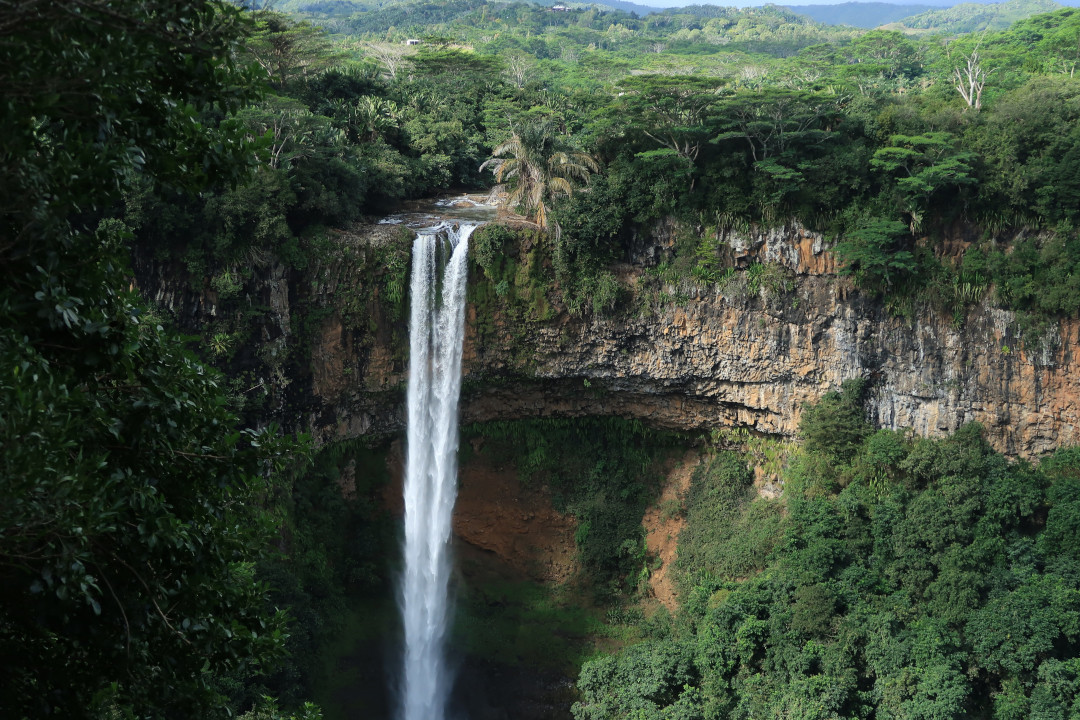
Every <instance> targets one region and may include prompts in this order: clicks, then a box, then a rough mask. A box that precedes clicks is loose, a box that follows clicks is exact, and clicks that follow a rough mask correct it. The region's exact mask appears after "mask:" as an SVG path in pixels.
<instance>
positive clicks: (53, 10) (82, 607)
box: [0, 0, 310, 719]
mask: <svg viewBox="0 0 1080 720" xmlns="http://www.w3.org/2000/svg"><path fill="white" fill-rule="evenodd" d="M247 27H248V23H247V20H246V18H245V17H244V16H243V15H242V14H241V13H240V12H239V11H238V10H236V9H235V8H232V7H229V6H224V5H221V4H218V3H204V2H194V1H192V2H185V1H180V2H173V1H172V0H169V1H168V2H154V1H149V2H125V1H122V0H118V1H114V2H109V3H103V2H87V3H82V4H80V6H79V8H78V10H77V11H75V10H74V9H73V8H70V7H68V6H67V5H66V4H63V3H37V2H15V3H8V4H6V5H5V9H4V22H3V26H2V28H0V63H2V64H3V66H4V68H6V70H5V96H6V98H7V99H6V100H5V102H3V103H0V128H3V134H4V138H5V140H4V146H3V149H2V150H0V155H2V157H3V164H4V167H5V172H4V175H3V179H2V180H0V198H2V202H0V208H2V209H0V263H2V264H3V266H4V268H5V283H4V284H3V287H2V288H0V365H2V367H3V368H4V369H3V372H2V374H0V408H2V410H0V447H2V448H3V451H2V454H0V477H2V478H3V481H2V482H0V586H2V588H3V589H2V591H0V657H3V658H4V661H5V662H4V666H5V672H4V677H3V679H2V680H0V714H3V715H4V716H5V717H11V718H16V719H21V718H32V717H33V718H37V717H46V716H49V717H52V716H63V717H71V718H84V717H89V718H98V717H103V716H106V715H108V716H110V717H113V716H122V717H136V716H137V717H144V718H179V717H200V718H217V717H222V718H223V717H228V716H229V715H230V714H231V713H232V712H233V711H234V710H242V709H244V708H242V707H236V708H233V707H230V706H229V703H228V701H227V698H226V697H225V696H226V694H227V692H224V691H223V688H224V687H225V686H227V685H229V684H233V683H244V682H247V681H248V679H249V678H250V677H251V676H253V675H255V674H257V673H259V672H263V671H266V670H267V669H268V668H270V667H271V666H272V665H273V664H274V663H275V662H276V661H277V660H279V659H280V658H281V657H282V655H283V652H284V640H285V633H286V630H285V612H284V610H276V609H274V608H272V607H268V606H267V605H266V596H267V588H266V586H265V585H264V584H263V583H262V582H261V581H260V580H259V579H258V577H257V572H256V564H257V562H258V561H259V560H260V559H261V558H262V557H264V556H265V554H266V553H267V552H268V551H269V549H270V542H271V539H272V537H273V534H274V531H275V525H276V520H277V518H276V517H275V515H274V513H273V511H272V509H271V508H269V507H268V506H267V505H266V504H265V503H264V502H262V499H263V498H265V497H266V496H267V495H268V494H270V493H272V492H273V491H274V488H275V487H276V485H277V481H276V480H275V479H274V476H275V474H276V472H277V471H278V470H280V469H282V467H283V466H285V465H287V464H288V465H291V464H294V463H295V462H297V460H296V457H298V456H301V457H302V455H303V448H302V447H300V446H298V445H296V444H293V443H289V442H285V441H283V440H282V439H281V438H279V437H277V436H276V432H275V430H274V428H266V429H265V430H262V431H254V430H242V429H241V427H240V426H239V424H238V421H237V418H236V417H235V416H234V415H233V413H232V412H231V411H230V410H229V408H228V404H227V398H226V396H225V394H224V392H223V390H222V387H221V379H220V378H219V376H218V375H217V374H216V373H214V372H212V371H210V370H208V369H207V368H206V367H205V366H204V365H202V364H201V363H199V362H198V361H197V360H196V359H195V358H194V357H192V356H191V355H190V354H189V353H188V352H186V351H185V350H184V348H183V346H182V345H181V343H180V341H179V340H178V339H177V338H176V337H175V335H174V334H173V333H171V332H170V331H168V330H166V329H164V328H163V326H162V324H161V323H160V321H159V320H158V319H157V318H156V317H155V316H154V315H153V314H152V313H149V312H147V310H146V308H145V306H144V305H143V303H142V302H141V300H140V299H139V298H137V297H136V296H135V295H134V293H132V292H131V290H130V283H129V281H128V280H127V276H128V274H129V270H128V263H127V253H128V242H129V241H130V239H131V234H130V231H129V229H128V228H127V227H125V226H124V225H123V223H122V222H120V221H119V220H117V219H116V217H115V215H116V212H115V210H116V207H117V205H118V203H119V202H120V200H121V195H122V193H124V192H125V191H129V190H131V189H133V188H135V187H137V186H138V185H140V184H149V183H153V184H155V185H156V186H158V187H161V188H166V187H168V188H173V189H174V190H179V189H181V188H185V189H198V188H200V187H204V186H206V185H207V184H208V183H212V182H218V183H225V184H227V183H228V181H230V180H236V179H238V178H240V177H242V176H243V173H244V172H245V170H246V162H245V160H246V158H247V156H248V143H247V141H246V140H245V139H244V137H243V135H242V134H241V133H238V132H236V127H235V125H234V124H233V123H232V121H231V120H225V119H223V118H224V117H226V116H227V115H229V114H231V113H234V112H236V111H237V110H239V109H240V108H242V107H244V106H245V105H247V104H248V103H250V102H252V101H253V100H254V99H255V97H256V93H255V80H254V75H253V74H252V73H250V72H248V71H247V70H246V69H244V68H243V67H242V66H241V65H240V64H239V63H238V62H237V60H236V53H237V52H238V50H239V42H240V39H241V37H242V35H243V33H244V32H246V29H247ZM227 287H228V283H224V284H222V288H223V289H224V288H227ZM309 715H310V714H309Z"/></svg>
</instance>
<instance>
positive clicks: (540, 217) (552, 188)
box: [480, 121, 600, 229]
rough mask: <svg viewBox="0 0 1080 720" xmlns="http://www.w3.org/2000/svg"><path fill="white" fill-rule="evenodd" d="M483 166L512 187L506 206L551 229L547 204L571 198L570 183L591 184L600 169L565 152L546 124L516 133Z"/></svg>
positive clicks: (589, 160)
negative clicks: (556, 198) (522, 212)
mask: <svg viewBox="0 0 1080 720" xmlns="http://www.w3.org/2000/svg"><path fill="white" fill-rule="evenodd" d="M491 155H492V156H491V157H490V158H488V159H487V160H485V161H484V163H483V164H482V165H480V169H481V170H483V169H485V168H488V167H490V168H491V171H492V172H493V173H494V174H495V182H497V183H500V184H505V185H507V186H509V189H510V194H509V196H508V197H507V200H506V203H507V204H508V205H510V206H512V207H522V208H524V210H525V214H526V215H527V216H529V217H531V218H532V219H533V220H534V221H535V222H536V223H537V224H538V225H539V226H540V227H541V228H545V229H546V228H547V226H548V202H549V201H550V199H551V198H552V197H556V196H558V195H563V196H566V197H570V196H571V195H572V194H573V192H574V186H573V185H572V183H571V181H575V180H576V181H580V182H588V180H589V175H590V174H592V173H594V172H598V171H599V170H600V166H599V165H597V163H596V161H595V160H593V158H592V157H591V156H590V155H588V154H586V153H582V152H575V151H573V150H564V149H560V148H559V143H558V141H557V139H556V137H555V134H554V133H553V132H552V128H551V124H550V123H548V122H545V121H540V122H536V123H531V124H529V125H526V126H525V127H524V128H522V129H521V130H520V131H517V130H515V131H514V132H513V134H512V135H511V136H510V139H509V140H507V141H506V142H504V143H502V144H501V145H499V146H498V147H496V148H495V149H494V150H492V152H491Z"/></svg>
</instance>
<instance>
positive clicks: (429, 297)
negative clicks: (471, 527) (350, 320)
mask: <svg viewBox="0 0 1080 720" xmlns="http://www.w3.org/2000/svg"><path fill="white" fill-rule="evenodd" d="M474 227H475V226H471V225H464V224H463V225H462V226H461V227H460V229H459V230H457V231H455V230H454V228H453V227H451V226H449V225H447V224H445V223H444V224H441V225H439V226H437V227H434V228H427V229H424V230H421V231H420V233H419V234H418V236H417V238H416V240H415V241H414V242H413V256H412V280H411V285H410V293H411V302H412V310H411V315H410V318H409V385H408V431H407V436H406V444H407V456H406V465H405V572H404V576H403V577H402V581H401V588H400V595H399V603H400V606H401V613H402V620H403V625H404V630H405V667H404V678H403V688H402V689H403V692H402V696H401V720H443V719H444V717H445V715H446V705H447V701H448V699H449V696H450V690H451V686H452V684H453V683H452V678H451V676H450V672H449V670H448V667H447V662H446V651H445V647H444V641H445V637H446V632H447V629H448V628H447V626H448V623H449V621H450V597H449V587H448V586H449V580H450V569H451V563H450V519H451V514H452V512H453V509H454V499H455V495H456V493H457V442H458V432H457V431H458V396H459V394H460V392H461V346H462V340H463V338H464V334H465V279H466V275H467V274H468V264H467V262H466V253H467V252H468V248H469V235H471V234H472V231H473V229H474ZM447 255H449V257H447Z"/></svg>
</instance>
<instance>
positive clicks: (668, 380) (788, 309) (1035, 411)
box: [271, 225, 1080, 457]
mask: <svg viewBox="0 0 1080 720" xmlns="http://www.w3.org/2000/svg"><path fill="white" fill-rule="evenodd" d="M720 239H721V240H722V241H723V242H724V243H725V247H726V252H727V253H728V258H729V260H730V261H731V264H733V265H734V266H735V267H738V268H743V270H741V271H740V272H738V273H736V274H735V276H733V277H731V278H728V281H727V283H726V284H725V285H723V286H721V285H720V284H714V285H712V286H709V287H699V286H695V285H686V286H683V287H674V286H666V285H663V284H662V283H661V282H660V281H659V280H656V281H654V282H653V285H652V286H649V285H648V284H647V283H646V284H645V286H644V289H643V287H642V286H641V283H638V282H637V279H638V278H639V277H641V275H642V273H643V272H644V268H643V267H641V265H627V266H624V267H622V268H619V272H618V275H619V276H620V278H621V279H622V280H623V284H624V286H626V287H627V288H636V290H635V291H634V296H633V298H632V299H631V300H630V301H629V302H628V303H627V305H628V306H629V307H630V308H631V309H630V310H626V311H622V312H620V313H618V314H616V315H614V316H612V317H598V316H591V317H587V318H585V319H575V318H572V317H570V316H569V315H568V313H566V312H565V310H564V309H563V308H562V307H561V306H560V305H559V304H558V301H557V299H555V300H552V308H553V310H554V312H553V313H552V314H553V317H551V318H550V319H547V320H544V321H539V320H522V319H521V318H520V317H518V316H515V315H514V314H513V313H509V312H506V308H505V307H502V306H500V305H498V304H497V303H496V304H494V305H493V306H490V307H477V306H475V305H474V306H473V307H471V308H470V312H469V319H468V323H469V329H468V335H467V338H466V347H465V360H464V367H465V390H464V392H463V416H464V417H463V419H464V421H465V422H469V421H476V420H493V419H508V418H520V417H532V416H538V415H550V416H575V415H589V414H604V415H621V416H626V417H635V418H640V419H642V420H644V421H646V422H649V423H653V424H656V425H659V426H664V427H669V428H681V429H709V428H714V427H732V426H740V427H746V428H749V429H751V430H753V431H756V432H760V433H770V434H778V435H787V436H790V435H793V434H795V433H796V431H797V428H798V422H799V416H800V412H801V408H802V406H803V404H804V403H807V402H812V401H814V400H816V399H817V398H819V397H820V396H821V395H822V394H823V393H824V392H826V391H828V390H830V389H833V388H836V387H838V386H839V385H840V383H841V382H843V381H844V380H846V379H849V378H853V377H865V378H868V379H869V380H870V397H869V413H870V415H871V419H872V420H873V422H875V423H876V424H878V425H879V426H882V427H888V428H897V429H898V428H912V429H913V430H914V431H915V432H916V433H919V434H923V435H941V434H945V433H948V432H951V431H953V430H955V429H956V428H958V427H960V426H961V425H963V424H965V423H968V422H980V423H982V424H983V425H985V426H986V428H987V433H988V437H989V439H990V440H991V442H992V443H993V444H994V445H995V446H996V447H997V448H998V449H1000V450H1002V451H1004V452H1006V453H1009V454H1012V455H1020V456H1027V457H1035V456H1039V455H1041V454H1043V453H1046V452H1048V451H1050V450H1052V449H1053V448H1056V447H1058V446H1060V445H1068V444H1074V443H1077V442H1080V367H1078V358H1077V348H1078V342H1080V324H1078V323H1077V321H1076V320H1065V321H1062V322H1061V323H1060V324H1059V325H1058V326H1057V327H1056V328H1055V329H1053V330H1052V331H1051V332H1049V333H1046V334H1044V335H1043V336H1042V337H1041V338H1040V339H1037V340H1032V339H1027V338H1023V337H1020V336H1018V335H1017V331H1016V329H1015V323H1014V322H1013V318H1012V317H1011V315H1010V314H1009V313H1007V312H1005V311H1001V310H998V309H994V308H992V307H990V306H989V304H986V303H984V304H983V305H982V306H980V307H977V308H976V309H974V310H973V311H972V312H970V313H969V315H968V316H967V318H966V319H965V321H964V323H963V325H962V326H961V327H957V326H956V324H955V323H954V319H953V317H952V316H951V315H949V316H947V317H943V316H940V315H938V314H935V313H934V312H932V311H929V310H928V311H926V312H925V313H923V314H922V315H921V316H919V317H917V318H913V319H912V318H899V317H892V316H890V315H889V313H888V312H887V311H886V310H885V308H883V307H882V305H881V304H880V303H878V302H876V301H873V300H871V299H868V298H867V297H865V296H864V295H862V294H860V293H859V292H857V291H855V290H854V289H853V288H852V287H851V285H850V284H849V282H848V281H847V280H846V279H845V278H842V277H838V276H837V275H836V265H835V260H834V259H833V256H832V254H831V253H830V252H829V244H828V242H826V240H825V239H824V238H822V237H821V236H820V235H816V234H814V233H811V232H808V231H806V230H804V229H803V228H801V227H799V226H797V225H791V226H788V227H786V228H779V229H774V230H770V231H768V232H759V233H732V234H729V235H727V236H725V237H722V238H720ZM352 242H359V241H356V240H355V239H354V240H353V241H352ZM651 242H653V244H652V245H651V246H650V247H648V248H644V249H642V250H641V252H636V253H635V257H638V258H648V260H643V262H655V261H656V259H657V258H659V257H661V256H663V254H664V253H665V252H669V247H668V246H669V245H670V244H668V245H665V243H664V242H663V241H662V240H661V241H655V240H653V241H651ZM337 262H338V265H337V266H336V267H329V266H324V267H322V270H319V272H321V273H322V274H321V275H319V276H318V277H315V278H312V277H303V278H300V279H298V280H297V281H295V282H294V283H293V286H292V291H293V292H294V293H300V294H303V293H305V292H309V289H310V288H312V287H315V288H317V291H318V293H321V297H324V298H325V299H324V300H323V301H320V302H321V303H322V304H321V305H320V307H321V308H322V310H321V314H322V318H321V319H320V320H319V321H318V322H317V323H314V325H315V327H314V330H313V332H312V334H311V340H310V342H309V343H308V350H307V351H306V352H305V353H303V354H302V357H299V358H298V359H297V360H296V363H295V365H294V370H293V372H294V374H297V375H304V374H306V375H307V378H308V379H307V381H306V382H305V383H302V384H300V385H298V386H297V387H300V386H302V387H304V388H305V392H306V393H307V394H308V396H309V397H307V399H306V400H305V401H304V402H303V403H299V402H294V403H292V404H291V405H290V407H293V408H295V411H294V412H293V414H292V416H291V417H283V418H282V419H283V420H285V421H286V422H287V423H288V424H290V425H299V426H302V427H304V428H306V429H309V430H311V431H313V432H314V433H315V434H316V435H317V436H319V437H321V438H323V439H327V440H328V439H331V438H339V437H354V436H357V435H362V434H372V433H374V434H383V433H396V432H399V431H401V429H402V428H403V423H404V411H403V409H402V389H403V386H404V381H405V376H404V373H405V363H404V362H403V350H402V345H401V341H402V338H403V333H402V332H400V328H399V330H398V331H395V332H390V331H389V330H388V329H387V328H385V327H383V328H376V329H375V330H371V329H370V328H369V329H367V330H363V329H358V328H357V326H356V324H355V323H353V324H352V325H350V324H349V323H346V322H343V320H342V318H343V313H342V312H341V310H340V303H341V302H342V300H341V298H342V297H345V296H347V295H348V293H350V292H354V291H355V292H358V291H359V290H358V289H356V288H350V286H349V285H348V283H349V282H350V280H351V279H354V278H358V277H360V276H361V274H360V273H356V272H352V271H350V270H349V269H348V267H346V266H348V264H349V261H347V260H339V261H337ZM757 263H762V265H759V266H756V264H757ZM762 268H765V269H767V270H768V273H767V274H765V275H761V274H760V272H759V275H761V276H760V277H759V278H758V279H757V280H754V278H753V277H752V276H753V275H754V272H755V271H761V270H762ZM477 276H478V278H479V274H477ZM335 278H336V279H335ZM770 279H771V280H770ZM477 281H479V280H477ZM650 287H651V288H652V289H651V290H650V289H649V288H650ZM553 295H557V293H553ZM335 298H336V299H335ZM285 302H288V299H287V298H286V300H285ZM305 302H306V303H307V306H308V307H311V306H312V302H313V301H312V300H311V299H310V298H308V299H307V300H305ZM335 303H337V304H335ZM279 304H280V301H279ZM316 304H318V303H316ZM515 317H516V318H517V319H514V318H515ZM383 319H385V318H383ZM309 324H310V323H309ZM369 325H370V323H369ZM271 326H273V327H280V328H282V330H281V333H282V334H284V333H287V332H288V326H287V325H283V323H281V322H277V323H272V324H271ZM290 379H295V378H290Z"/></svg>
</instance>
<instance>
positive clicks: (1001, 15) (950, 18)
mask: <svg viewBox="0 0 1080 720" xmlns="http://www.w3.org/2000/svg"><path fill="white" fill-rule="evenodd" d="M1061 7H1063V6H1062V5H1061V4H1060V3H1057V2H1054V0H1009V1H1008V2H1003V3H996V4H993V5H978V4H976V3H963V4H962V5H954V6H953V7H951V8H945V9H943V10H930V11H929V12H924V13H920V14H918V15H912V16H911V17H907V18H902V19H901V20H898V21H897V22H895V23H891V24H889V25H888V27H889V28H890V29H896V30H904V29H908V30H923V31H927V32H950V33H967V32H977V31H979V30H987V29H989V30H1004V29H1005V28H1007V27H1009V26H1010V25H1012V24H1013V23H1014V22H1016V21H1018V20H1024V19H1025V18H1029V17H1031V16H1032V15H1038V14H1040V13H1047V12H1053V11H1054V10H1058V9H1059V8H1061Z"/></svg>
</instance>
